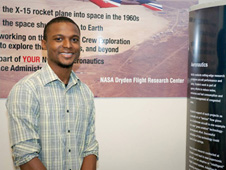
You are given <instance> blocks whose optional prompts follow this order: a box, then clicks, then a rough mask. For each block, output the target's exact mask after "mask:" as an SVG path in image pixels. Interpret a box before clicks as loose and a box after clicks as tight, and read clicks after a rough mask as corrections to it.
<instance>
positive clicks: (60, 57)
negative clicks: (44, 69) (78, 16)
mask: <svg viewBox="0 0 226 170" xmlns="http://www.w3.org/2000/svg"><path fill="white" fill-rule="evenodd" d="M42 47H43V49H45V50H47V54H48V63H49V65H50V66H51V67H52V68H56V69H57V68H59V67H61V68H62V67H63V68H71V67H72V65H73V63H74V60H75V59H77V58H79V55H80V34H79V30H78V28H77V27H76V26H75V25H74V24H72V23H70V22H58V23H53V24H51V25H50V26H49V28H48V29H47V39H46V41H45V40H42Z"/></svg>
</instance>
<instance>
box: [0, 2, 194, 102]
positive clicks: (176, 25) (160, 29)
mask: <svg viewBox="0 0 226 170" xmlns="http://www.w3.org/2000/svg"><path fill="white" fill-rule="evenodd" d="M0 2H1V3H0V89H1V91H0V98H6V97H7V96H8V93H9V91H10V90H11V88H12V87H13V85H14V84H15V83H16V82H18V81H19V80H20V79H21V78H23V77H24V76H26V75H28V74H31V73H33V72H35V71H37V70H39V69H41V68H42V67H43V65H44V64H46V62H47V57H48V56H47V54H46V51H44V50H42V47H41V40H42V38H43V36H42V34H43V29H44V26H45V24H46V23H47V22H48V21H49V20H51V19H52V18H54V17H58V16H66V17H70V18H71V19H73V20H74V21H75V22H76V23H77V24H78V26H79V27H80V29H81V38H80V41H81V56H80V59H79V60H76V61H75V64H74V67H73V70H74V71H75V72H76V74H77V76H78V77H79V78H80V79H81V80H82V81H83V82H84V83H86V84H87V85H88V86H89V87H90V89H91V90H92V91H93V93H94V95H95V97H185V96H186V89H187V49H188V11H189V7H190V6H192V5H194V4H196V3H197V1H196V0H183V1H180V0H176V1H175V0H174V1H171V0H166V1H162V0H157V1H145V2H144V1H141V0H122V1H109V0H108V1H106V0H98V1H97V0H90V1H89V0H65V1H59V0H32V1H25V0H20V1H15V0H7V1H3V0H0Z"/></svg>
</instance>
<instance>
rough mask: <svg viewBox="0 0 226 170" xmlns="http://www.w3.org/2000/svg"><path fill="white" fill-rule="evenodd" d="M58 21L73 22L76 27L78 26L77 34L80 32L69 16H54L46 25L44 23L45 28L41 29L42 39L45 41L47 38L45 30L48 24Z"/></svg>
mask: <svg viewBox="0 0 226 170" xmlns="http://www.w3.org/2000/svg"><path fill="white" fill-rule="evenodd" d="M59 22H70V23H72V24H74V25H75V26H76V27H77V28H78V31H79V34H80V29H79V26H78V25H77V24H76V23H75V22H74V21H73V20H72V19H70V18H68V17H56V18H53V19H52V20H50V21H49V22H48V23H47V24H46V25H45V28H44V31H43V39H44V40H45V41H46V40H47V30H48V28H49V26H50V25H51V24H53V23H59Z"/></svg>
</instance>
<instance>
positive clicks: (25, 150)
mask: <svg viewBox="0 0 226 170" xmlns="http://www.w3.org/2000/svg"><path fill="white" fill-rule="evenodd" d="M6 107H7V111H8V119H9V136H10V143H11V147H12V155H13V159H14V163H15V165H16V166H20V165H22V164H24V163H27V162H29V161H30V160H31V159H33V158H34V157H38V155H39V152H40V143H39V134H38V126H37V123H38V117H39V115H38V113H39V112H38V109H39V106H38V100H37V98H36V95H35V94H34V92H33V91H32V90H31V89H30V88H29V86H26V84H24V85H21V84H20V85H16V86H14V88H13V89H12V90H11V92H10V94H9V96H8V99H7V102H6Z"/></svg>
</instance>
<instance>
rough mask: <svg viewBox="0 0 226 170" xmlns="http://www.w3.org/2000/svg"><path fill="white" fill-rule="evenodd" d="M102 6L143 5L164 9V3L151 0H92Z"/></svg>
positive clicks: (157, 9) (153, 8) (152, 8)
mask: <svg viewBox="0 0 226 170" xmlns="http://www.w3.org/2000/svg"><path fill="white" fill-rule="evenodd" d="M90 1H91V2H93V3H94V4H96V5H98V6H99V7H100V8H111V7H119V6H120V5H143V6H145V7H147V8H149V9H151V10H154V11H162V5H160V4H157V3H155V1H150V0H90Z"/></svg>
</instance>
